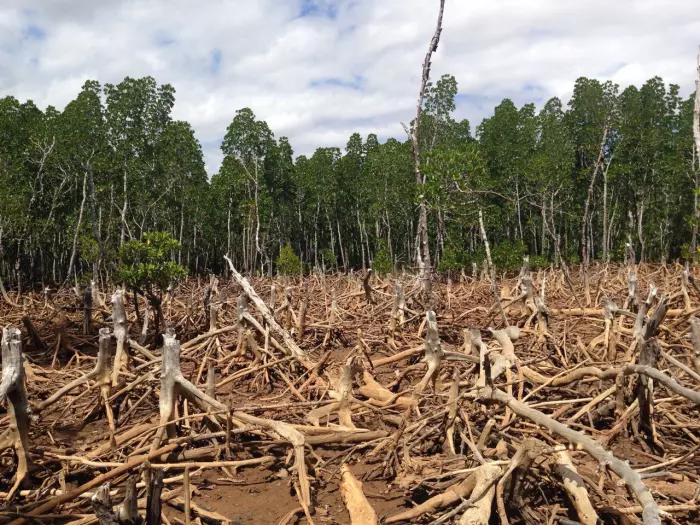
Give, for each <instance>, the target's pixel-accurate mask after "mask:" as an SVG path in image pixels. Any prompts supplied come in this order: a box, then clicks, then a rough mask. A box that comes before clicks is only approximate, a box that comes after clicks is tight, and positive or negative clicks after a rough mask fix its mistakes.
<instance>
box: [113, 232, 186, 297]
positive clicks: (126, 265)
mask: <svg viewBox="0 0 700 525" xmlns="http://www.w3.org/2000/svg"><path fill="white" fill-rule="evenodd" d="M179 249H180V243H179V242H178V241H177V240H176V239H173V238H172V237H171V236H170V234H169V233H166V232H151V233H146V234H144V236H143V238H142V239H141V240H140V241H136V240H134V241H128V242H125V243H124V244H122V246H121V248H119V257H120V259H121V264H120V265H119V267H118V269H117V278H118V280H119V281H120V282H123V283H124V284H126V285H127V286H129V287H131V288H139V289H142V290H145V291H146V292H147V293H148V294H155V292H156V290H158V291H161V292H162V291H164V290H165V289H166V288H168V286H170V284H171V283H173V282H175V281H178V280H180V279H183V278H184V277H186V276H187V269H186V268H184V267H183V266H180V265H179V264H177V263H175V262H172V261H168V260H166V259H167V258H168V257H169V256H170V254H171V252H173V251H175V250H179Z"/></svg>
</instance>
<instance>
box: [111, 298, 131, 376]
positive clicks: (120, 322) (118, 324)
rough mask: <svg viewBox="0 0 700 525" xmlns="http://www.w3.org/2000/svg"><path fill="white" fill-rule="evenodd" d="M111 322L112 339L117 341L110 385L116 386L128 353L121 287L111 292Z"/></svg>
mask: <svg viewBox="0 0 700 525" xmlns="http://www.w3.org/2000/svg"><path fill="white" fill-rule="evenodd" d="M112 323H113V331H114V339H116V341H117V349H116V351H115V353H114V365H113V368H112V386H117V384H118V383H119V374H120V372H121V368H122V366H124V365H125V364H126V361H127V360H128V354H126V352H125V348H124V343H125V341H126V311H125V310H124V295H123V294H122V290H121V288H117V289H116V290H115V292H114V294H112Z"/></svg>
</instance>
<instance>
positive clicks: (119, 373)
mask: <svg viewBox="0 0 700 525" xmlns="http://www.w3.org/2000/svg"><path fill="white" fill-rule="evenodd" d="M589 272H590V275H589V279H588V281H589V290H588V293H586V291H585V286H584V280H583V278H582V274H581V270H580V269H579V268H577V267H573V268H569V269H568V273H567V272H565V271H564V270H562V269H552V268H549V269H540V270H537V269H531V270H527V271H523V272H521V273H520V275H517V274H516V275H512V276H497V278H496V282H495V283H494V282H492V281H491V279H489V278H488V276H486V275H475V276H467V275H464V274H463V273H462V274H461V275H453V276H452V278H451V279H447V278H446V277H443V278H437V277H436V278H435V280H434V282H433V285H432V296H431V297H430V298H429V300H428V304H426V300H425V299H426V298H425V297H424V295H423V290H422V287H421V282H420V280H419V279H418V278H417V277H415V276H413V275H408V274H403V275H398V276H395V277H393V278H379V277H377V276H370V277H369V278H367V279H364V278H363V275H361V274H354V275H311V276H305V277H298V276H297V277H292V278H289V277H286V278H285V277H278V278H274V279H269V278H251V279H250V281H249V283H250V284H248V281H245V282H243V281H240V280H237V279H235V278H224V277H220V278H219V279H213V278H212V279H204V278H199V279H198V278H190V279H188V280H187V281H185V282H183V283H181V284H180V285H179V286H177V287H176V288H175V289H173V290H172V291H171V292H170V293H169V294H168V295H167V296H166V298H165V300H164V304H163V313H164V316H165V321H166V325H167V327H168V328H167V329H166V330H165V331H164V333H163V334H162V335H161V336H160V337H158V338H156V337H155V334H154V333H153V320H151V321H150V325H149V327H148V328H147V330H146V331H145V334H144V333H143V329H142V328H143V317H144V312H145V311H146V308H145V307H146V303H145V302H140V303H139V304H138V309H139V311H138V314H137V311H136V309H135V308H134V303H133V299H132V294H131V293H130V292H129V291H128V290H127V291H125V292H124V293H122V292H121V291H117V292H116V293H115V290H114V289H111V288H109V289H107V287H103V288H99V287H98V286H94V287H93V288H92V309H89V310H86V309H85V308H84V304H83V297H84V294H83V293H82V292H80V293H78V292H76V291H75V290H72V289H63V290H61V291H59V292H55V291H53V292H52V291H49V292H48V293H47V294H43V293H41V292H36V293H23V294H22V295H21V296H19V297H18V296H17V295H16V294H13V293H9V295H8V299H9V300H10V301H11V302H10V303H8V302H7V301H6V300H1V301H0V326H3V327H4V329H5V330H4V333H3V362H2V367H3V376H2V378H3V379H2V381H3V382H2V387H0V394H2V397H3V399H4V401H3V403H2V408H0V410H2V417H1V418H0V432H3V434H2V437H0V446H2V466H1V467H0V491H2V494H1V496H2V497H3V498H4V499H5V502H4V503H3V504H2V507H1V508H0V522H4V523H13V524H19V523H72V524H74V525H78V524H81V525H87V524H89V523H97V522H98V520H99V522H100V523H120V522H121V523H126V522H129V520H134V519H139V518H138V517H137V516H136V514H135V513H140V516H141V517H142V518H143V519H146V520H147V521H148V522H149V523H154V522H158V520H160V519H161V516H162V519H163V523H172V524H175V523H183V522H187V523H193V522H195V521H198V520H199V521H201V522H202V523H222V522H229V523H242V524H268V523H273V524H277V523H280V524H282V523H285V524H290V523H316V524H322V523H325V524H333V523H339V524H347V523H352V524H353V525H358V524H371V523H400V522H404V523H472V524H475V523H483V524H487V523H504V524H505V523H511V524H517V523H530V524H544V523H549V524H557V523H563V524H575V523H584V524H586V525H588V524H590V525H593V524H595V523H597V520H602V522H604V523H641V522H642V521H644V522H645V523H662V522H663V523H697V522H698V521H699V520H700V513H699V512H698V509H699V508H700V506H699V505H698V503H697V498H698V496H699V495H700V494H699V492H698V486H699V485H698V480H699V479H700V473H699V472H698V466H700V460H699V459H698V457H697V456H698V450H699V449H700V433H699V432H698V417H697V416H698V408H697V407H698V403H700V323H699V322H698V321H697V319H695V315H697V314H698V312H700V290H699V289H698V287H697V286H696V283H695V279H694V278H693V274H694V273H695V270H694V269H692V268H690V269H689V270H685V269H684V268H683V267H682V266H680V265H677V264H676V265H673V264H666V265H663V266H662V265H646V264H644V265H640V266H638V267H634V266H630V267H627V266H618V265H612V264H610V265H602V264H599V265H595V264H593V265H592V266H591V267H590V270H589ZM241 283H242V284H243V286H242V284H241ZM587 296H589V297H590V303H589V299H588V297H587ZM496 298H498V301H496ZM120 304H121V305H123V313H122V310H121V307H120ZM431 307H432V309H431ZM86 313H87V314H88V315H87V320H86ZM86 321H87V322H86ZM12 328H17V329H19V331H17V330H13V329H12ZM19 352H22V353H23V356H24V366H18V365H17V363H19V362H21V361H19V360H18V359H20V360H21V359H22V355H21V354H20V353H19ZM115 354H117V355H118V356H119V357H117V358H116V359H115ZM15 365H17V366H15ZM71 383H73V385H74V386H73V388H70V389H68V388H66V386H67V385H70V384H71ZM23 384H24V385H26V387H24V390H23ZM25 391H26V396H25V395H24V392H25ZM23 399H26V402H27V403H28V410H25V408H26V407H25V406H24V405H25V404H26V403H24V402H23ZM23 412H24V413H23ZM27 412H28V414H27ZM25 463H26V465H25ZM18 478H19V479H18ZM106 482H109V486H108V487H105V486H104V483H106ZM127 493H128V496H127ZM95 494H98V495H99V497H96V498H94V497H93V495H95ZM125 497H126V502H127V503H126V504H123V501H124V500H125ZM147 511H148V512H147ZM186 511H188V512H186ZM667 513H668V514H667ZM147 514H148V516H146V515H147ZM186 514H188V515H187V516H186ZM109 520H112V521H111V522H110V521H109Z"/></svg>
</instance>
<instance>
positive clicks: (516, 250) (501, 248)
mask: <svg viewBox="0 0 700 525" xmlns="http://www.w3.org/2000/svg"><path fill="white" fill-rule="evenodd" d="M524 255H525V243H523V242H522V241H520V240H517V241H511V240H506V241H502V242H500V243H498V244H496V245H495V246H494V247H493V248H491V259H493V264H494V266H495V267H496V270H497V271H498V272H512V271H515V270H519V269H520V267H521V266H522V264H523V256H524Z"/></svg>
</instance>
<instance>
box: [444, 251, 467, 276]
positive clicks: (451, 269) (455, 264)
mask: <svg viewBox="0 0 700 525" xmlns="http://www.w3.org/2000/svg"><path fill="white" fill-rule="evenodd" d="M462 268H464V264H463V261H462V257H461V254H459V253H458V252H457V250H456V249H455V248H454V246H451V245H447V246H446V247H445V249H444V250H443V251H442V257H440V264H438V272H440V273H447V274H455V273H458V272H459V271H460V270H461V269H462Z"/></svg>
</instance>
